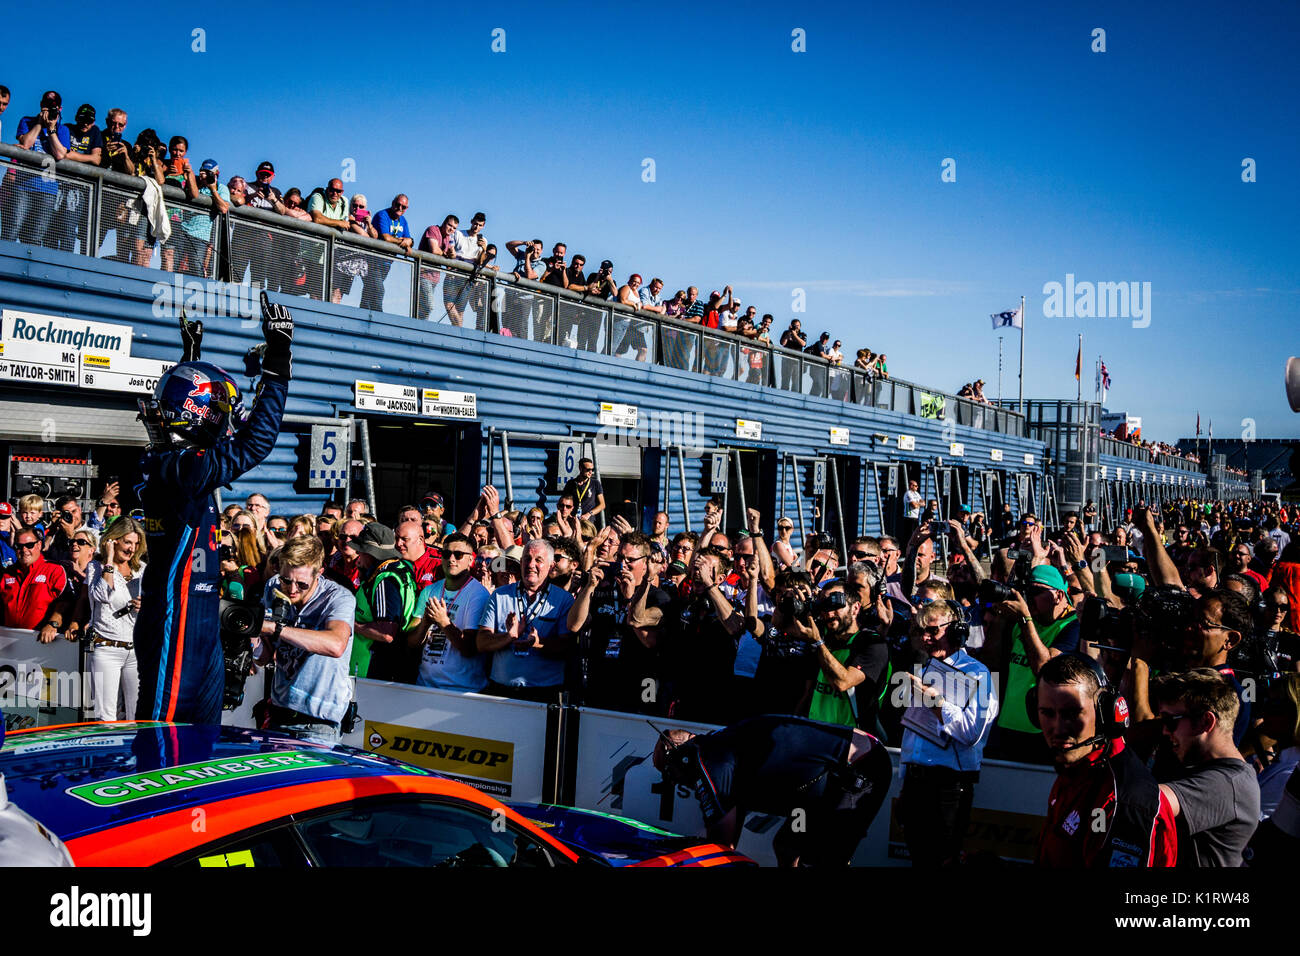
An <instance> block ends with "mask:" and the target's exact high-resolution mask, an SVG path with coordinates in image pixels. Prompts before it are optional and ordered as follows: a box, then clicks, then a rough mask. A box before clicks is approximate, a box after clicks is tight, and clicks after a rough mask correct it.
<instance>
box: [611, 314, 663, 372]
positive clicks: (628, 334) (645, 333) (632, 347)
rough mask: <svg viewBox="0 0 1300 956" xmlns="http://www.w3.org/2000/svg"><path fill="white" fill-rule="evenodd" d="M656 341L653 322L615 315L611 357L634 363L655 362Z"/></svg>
mask: <svg viewBox="0 0 1300 956" xmlns="http://www.w3.org/2000/svg"><path fill="white" fill-rule="evenodd" d="M655 340H656V336H655V324H654V322H652V321H651V320H649V319H639V318H636V317H635V316H619V315H615V317H614V338H613V343H614V345H613V348H612V349H611V351H610V354H611V355H616V356H618V357H619V358H625V359H631V360H632V361H634V362H654V361H655V347H656V345H657V342H656V341H655Z"/></svg>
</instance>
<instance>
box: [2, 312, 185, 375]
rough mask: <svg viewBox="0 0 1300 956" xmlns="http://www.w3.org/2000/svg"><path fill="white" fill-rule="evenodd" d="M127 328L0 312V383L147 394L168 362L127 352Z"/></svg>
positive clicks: (172, 363) (48, 316) (129, 329)
mask: <svg viewBox="0 0 1300 956" xmlns="http://www.w3.org/2000/svg"><path fill="white" fill-rule="evenodd" d="M131 332H132V330H131V326H129V325H114V324H111V323H108V322H91V321H88V320H86V319H71V318H68V317H67V316H58V315H41V314H39V313H35V312H22V311H19V310H17V309H4V310H3V311H2V312H0V381H6V380H7V381H13V382H26V383H29V384H32V385H62V386H69V387H72V388H92V389H100V390H103V391H110V392H135V393H137V394H146V395H147V394H152V392H153V390H154V386H156V385H157V384H158V379H159V378H160V377H161V376H162V374H163V372H165V371H166V370H167V369H169V368H171V367H172V365H174V364H175V363H174V362H163V361H160V360H158V359H145V358H138V357H136V356H133V355H132V354H131Z"/></svg>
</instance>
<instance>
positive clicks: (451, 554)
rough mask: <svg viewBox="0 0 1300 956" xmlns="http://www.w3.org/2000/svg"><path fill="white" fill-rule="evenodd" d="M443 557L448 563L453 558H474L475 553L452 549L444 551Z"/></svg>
mask: <svg viewBox="0 0 1300 956" xmlns="http://www.w3.org/2000/svg"><path fill="white" fill-rule="evenodd" d="M442 556H443V557H444V558H446V559H447V560H448V561H450V560H452V559H453V558H461V559H463V558H472V557H474V552H473V551H452V550H450V549H443V552H442Z"/></svg>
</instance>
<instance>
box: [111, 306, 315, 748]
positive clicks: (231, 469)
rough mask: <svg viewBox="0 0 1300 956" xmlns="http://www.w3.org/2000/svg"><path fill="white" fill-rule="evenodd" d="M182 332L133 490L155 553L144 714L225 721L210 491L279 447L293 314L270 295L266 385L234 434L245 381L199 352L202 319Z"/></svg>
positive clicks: (265, 323) (147, 411) (143, 638)
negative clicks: (180, 352)
mask: <svg viewBox="0 0 1300 956" xmlns="http://www.w3.org/2000/svg"><path fill="white" fill-rule="evenodd" d="M181 332H182V338H183V339H184V341H185V353H184V357H183V359H182V361H181V364H179V365H177V366H176V367H175V368H173V369H171V370H170V371H169V372H167V374H165V375H164V376H163V377H162V378H161V379H160V380H159V382H158V387H157V389H156V390H155V392H154V397H153V399H152V400H151V401H142V402H141V408H142V417H143V418H144V420H145V424H146V427H147V428H148V429H149V431H150V439H151V444H150V445H149V447H148V448H147V449H146V450H145V453H144V456H143V457H142V459H141V462H140V470H141V474H142V475H143V481H142V482H141V484H140V485H138V486H137V487H136V493H137V494H138V495H139V497H140V501H141V504H142V505H143V506H144V512H145V516H146V520H145V533H146V536H147V538H148V542H149V557H150V560H149V566H148V568H146V570H145V575H144V580H143V582H142V583H141V594H140V602H141V603H140V612H139V617H138V618H137V620H136V626H135V652H136V659H137V660H138V662H139V668H140V699H139V705H138V707H137V709H136V717H137V718H138V719H141V720H168V721H183V722H190V723H208V724H217V723H220V722H221V702H222V690H223V687H224V684H225V668H224V661H223V657H222V652H221V637H220V626H219V621H220V598H219V588H220V578H221V565H220V562H219V561H218V559H217V546H218V541H219V535H218V532H219V524H218V521H219V518H218V515H217V510H216V502H215V500H214V499H213V492H214V491H215V490H216V489H217V488H220V487H221V486H223V485H228V484H229V483H230V482H232V481H234V480H235V479H236V478H238V477H239V476H240V475H242V474H244V473H245V472H247V471H249V470H250V469H252V468H255V467H256V466H257V465H258V464H259V463H261V461H262V460H263V459H264V458H266V456H267V455H268V454H270V452H271V448H272V447H273V446H274V445H275V439H276V436H277V435H278V434H279V432H280V419H281V417H282V416H283V415H284V404H285V400H286V398H287V397H288V390H289V377H290V343H291V341H292V339H293V317H292V316H291V315H290V314H289V311H288V310H287V309H286V308H285V307H284V306H282V305H276V304H273V303H272V302H271V301H270V300H269V299H268V298H267V295H266V293H265V292H263V293H262V335H263V338H264V339H265V342H266V344H265V346H264V349H262V348H259V351H261V355H260V358H261V373H262V375H261V383H260V385H259V387H258V392H257V400H256V403H255V404H254V406H253V411H252V413H251V415H250V416H249V417H248V420H247V422H246V423H244V424H243V426H242V427H239V430H238V432H236V431H235V428H236V427H237V426H239V421H238V419H239V411H240V401H239V386H238V385H236V384H235V380H234V379H233V378H231V377H230V376H229V375H227V374H226V373H225V372H224V371H223V370H221V369H220V368H218V367H217V366H215V365H212V364H211V363H208V362H201V361H198V356H199V342H200V339H201V337H202V326H201V324H200V323H198V322H187V321H185V319H184V317H183V316H182V319H181Z"/></svg>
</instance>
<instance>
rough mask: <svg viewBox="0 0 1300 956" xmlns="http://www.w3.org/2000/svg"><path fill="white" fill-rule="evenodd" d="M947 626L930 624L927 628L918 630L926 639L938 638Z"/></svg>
mask: <svg viewBox="0 0 1300 956" xmlns="http://www.w3.org/2000/svg"><path fill="white" fill-rule="evenodd" d="M927 603H931V602H927ZM947 626H948V625H947V624H931V625H930V626H929V627H923V628H920V633H922V634H924V635H925V636H926V637H938V636H939V635H940V634H942V633H943V632H944V629H945V628H947Z"/></svg>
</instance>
